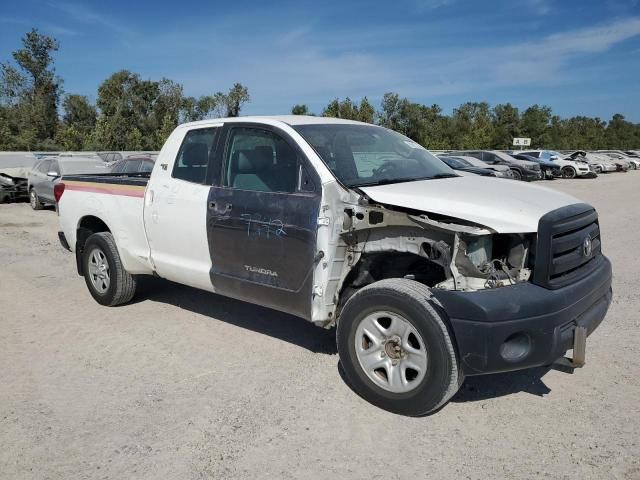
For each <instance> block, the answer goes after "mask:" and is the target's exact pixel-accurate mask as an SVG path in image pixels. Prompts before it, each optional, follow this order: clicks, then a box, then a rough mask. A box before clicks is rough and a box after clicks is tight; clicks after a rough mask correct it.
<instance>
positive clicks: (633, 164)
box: [598, 150, 640, 170]
mask: <svg viewBox="0 0 640 480" xmlns="http://www.w3.org/2000/svg"><path fill="white" fill-rule="evenodd" d="M598 153H602V154H604V155H606V156H608V157H609V158H612V159H613V160H614V161H616V162H626V163H627V165H628V166H629V169H630V170H638V169H639V168H640V159H639V158H636V157H632V156H630V155H627V154H626V153H624V152H621V151H620V150H600V151H599V152H598Z"/></svg>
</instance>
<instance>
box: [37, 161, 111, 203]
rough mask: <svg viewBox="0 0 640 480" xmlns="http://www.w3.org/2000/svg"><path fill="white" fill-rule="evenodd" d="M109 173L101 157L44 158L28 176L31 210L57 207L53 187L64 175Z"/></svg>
mask: <svg viewBox="0 0 640 480" xmlns="http://www.w3.org/2000/svg"><path fill="white" fill-rule="evenodd" d="M97 173H109V169H108V168H107V167H106V166H105V164H104V162H103V161H102V159H101V158H99V157H97V156H96V157H85V158H83V157H76V156H73V157H63V156H57V157H53V158H46V157H45V158H43V159H42V160H39V161H38V162H36V164H35V165H34V166H33V168H32V169H31V171H29V174H28V175H27V189H28V191H29V202H30V203H31V208H33V209H34V210H40V209H41V208H42V207H43V206H44V205H55V203H56V201H55V198H54V196H53V187H54V186H55V185H56V184H57V183H59V182H60V178H61V177H62V175H75V174H97Z"/></svg>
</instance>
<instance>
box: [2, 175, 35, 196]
mask: <svg viewBox="0 0 640 480" xmlns="http://www.w3.org/2000/svg"><path fill="white" fill-rule="evenodd" d="M28 198H29V196H28V194H27V179H26V178H22V177H14V176H12V175H9V174H8V173H1V172H0V203H11V202H21V201H23V200H27V199H28Z"/></svg>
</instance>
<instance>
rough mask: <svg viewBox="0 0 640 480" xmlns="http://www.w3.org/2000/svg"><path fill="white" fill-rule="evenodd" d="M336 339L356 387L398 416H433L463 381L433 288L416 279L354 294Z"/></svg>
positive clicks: (370, 287)
mask: <svg viewBox="0 0 640 480" xmlns="http://www.w3.org/2000/svg"><path fill="white" fill-rule="evenodd" d="M337 341H338V352H339V354H340V362H341V364H342V367H343V370H344V373H345V376H346V378H347V380H348V381H349V383H350V384H351V386H352V387H353V389H354V390H355V391H356V392H357V393H358V394H359V395H360V396H362V397H363V398H364V399H365V400H367V401H369V402H371V403H373V404H374V405H377V406H378V407H380V408H383V409H385V410H389V411H391V412H394V413H399V414H402V415H411V416H417V415H425V414H428V413H431V412H433V411H435V410H437V409H438V408H440V407H441V406H442V405H444V404H445V403H446V402H447V401H448V400H449V399H450V398H451V397H452V396H453V395H454V394H455V393H456V392H457V391H458V389H459V388H460V385H461V384H462V381H463V375H462V373H461V372H460V369H459V366H458V359H457V355H456V351H455V348H454V346H453V342H452V339H451V336H450V333H449V330H448V328H447V325H446V323H445V319H444V317H443V314H442V313H440V312H439V311H438V310H437V309H436V307H435V306H434V304H433V303H432V301H431V292H430V290H429V288H428V287H426V286H424V285H422V284H420V283H418V282H415V281H412V280H406V279H388V280H382V281H379V282H375V283H373V284H371V285H368V286H366V287H364V288H362V289H361V290H359V291H358V292H357V293H355V294H354V295H353V296H352V297H351V298H350V299H349V301H348V302H347V303H346V305H345V306H344V309H343V310H342V313H341V315H340V319H339V322H338V328H337Z"/></svg>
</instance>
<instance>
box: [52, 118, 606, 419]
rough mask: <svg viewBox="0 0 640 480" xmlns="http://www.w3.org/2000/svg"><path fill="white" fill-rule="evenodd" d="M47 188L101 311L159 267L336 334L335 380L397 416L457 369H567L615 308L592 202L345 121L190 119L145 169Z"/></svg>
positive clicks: (425, 405)
mask: <svg viewBox="0 0 640 480" xmlns="http://www.w3.org/2000/svg"><path fill="white" fill-rule="evenodd" d="M54 194H55V197H56V200H57V202H58V212H59V221H60V230H61V231H60V233H59V237H60V241H61V243H62V245H63V246H64V247H65V248H67V249H68V250H70V251H73V252H75V259H76V265H77V269H78V272H79V273H80V275H83V276H84V278H85V283H86V285H87V288H88V290H89V293H90V294H91V295H92V296H93V298H94V299H95V300H96V301H97V302H98V303H99V304H101V305H105V306H114V305H118V304H123V303H126V302H128V301H130V300H131V299H132V298H133V296H134V295H135V293H136V286H137V283H138V277H139V276H140V275H156V276H159V277H162V278H166V279H168V280H171V281H173V282H177V283H181V284H185V285H189V286H192V287H195V288H199V289H203V290H207V291H209V292H215V293H218V294H221V295H226V296H230V297H233V298H237V299H240V300H244V301H247V302H251V303H255V304H258V305H262V306H266V307H270V308H273V309H276V310H280V311H282V312H287V313H289V314H292V315H296V316H298V317H301V318H302V319H304V320H308V321H311V322H313V323H314V324H316V325H318V326H321V327H325V328H331V327H334V326H335V327H336V339H337V350H338V353H339V356H340V363H341V366H342V370H343V372H344V374H345V377H346V379H347V380H348V382H349V384H350V385H351V386H352V387H353V388H354V390H356V391H357V392H358V393H359V394H360V395H361V396H362V397H363V398H365V399H367V400H369V401H370V402H372V403H374V404H375V405H378V406H379V407H381V408H384V409H387V410H390V411H393V412H396V413H399V414H403V415H424V414H426V413H429V412H433V411H435V410H437V409H438V408H440V407H441V406H442V405H444V404H445V403H446V402H447V401H448V400H449V399H450V398H451V397H452V396H453V395H454V394H455V392H456V391H457V390H458V388H459V387H460V385H461V384H462V382H463V380H464V377H465V376H467V375H480V374H484V373H491V372H504V371H509V370H519V369H524V368H530V367H535V366H543V365H550V364H551V363H553V362H554V361H557V360H558V359H562V361H563V362H564V363H565V364H566V363H567V362H568V363H569V364H570V365H572V366H574V367H577V366H582V365H583V364H584V354H583V352H584V351H585V345H586V338H587V335H588V334H591V333H592V332H593V331H594V330H595V329H596V328H597V327H598V325H599V324H600V323H601V321H602V320H603V318H604V316H605V314H606V312H607V309H608V307H609V305H610V302H611V295H612V294H611V278H612V272H611V264H610V262H609V260H608V259H607V258H606V257H605V256H604V255H603V254H602V251H601V248H600V227H599V223H598V214H597V212H596V211H595V209H594V208H593V207H591V206H590V205H587V204H585V203H582V202H581V201H579V200H577V199H575V198H574V197H571V196H569V195H567V194H564V193H561V192H559V191H556V190H550V189H546V188H544V187H538V186H536V185H529V184H523V183H519V182H508V181H504V180H500V179H496V178H493V177H482V176H477V175H464V176H463V175H458V174H456V173H455V172H454V171H453V170H451V169H450V168H449V167H448V166H447V165H445V163H444V162H442V161H440V160H439V159H437V158H436V157H435V156H433V155H432V154H431V153H430V152H428V151H427V150H425V149H424V148H423V147H421V146H420V145H419V144H417V143H415V142H414V141H412V140H410V139H409V138H407V137H405V136H403V135H400V134H399V133H396V132H393V131H391V130H388V129H385V128H382V127H378V126H374V125H369V124H365V123H360V122H353V121H348V120H340V119H331V118H323V117H308V116H283V117H237V118H227V119H211V120H204V121H200V122H194V123H188V124H185V125H181V126H179V127H177V128H176V129H175V130H174V131H173V133H172V134H171V135H170V136H169V138H168V139H167V141H166V143H165V144H164V146H163V147H162V150H161V151H160V154H159V156H158V159H157V161H156V162H155V165H154V168H153V171H152V172H151V174H150V175H148V174H147V175H146V176H145V175H143V174H140V173H137V174H135V176H129V177H128V176H126V175H120V174H116V175H114V176H109V175H79V176H73V175H72V176H64V177H63V178H62V182H60V183H58V184H57V185H56V186H55V191H54ZM533 250H535V255H533V254H531V253H530V252H532V251H533ZM211 301H212V302H215V301H216V299H215V297H212V298H211ZM88 314H90V313H89V312H88ZM256 314H259V311H256ZM301 321H302V320H301ZM208 328H212V329H215V328H216V325H215V323H211V324H210V325H209V326H208ZM570 349H573V359H572V360H569V359H566V358H564V355H565V353H566V351H567V350H570ZM243 354H244V355H246V356H250V355H252V352H251V351H250V349H248V350H247V351H245V352H244V353H243ZM289 361H291V359H288V358H286V356H283V358H282V366H281V367H278V368H286V364H287V362H289ZM252 363H253V362H252ZM269 368H273V366H269ZM267 370H268V369H265V374H266V371H267ZM219 371H220V375H224V368H220V369H219ZM313 374H314V372H313V371H310V372H309V375H313Z"/></svg>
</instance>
